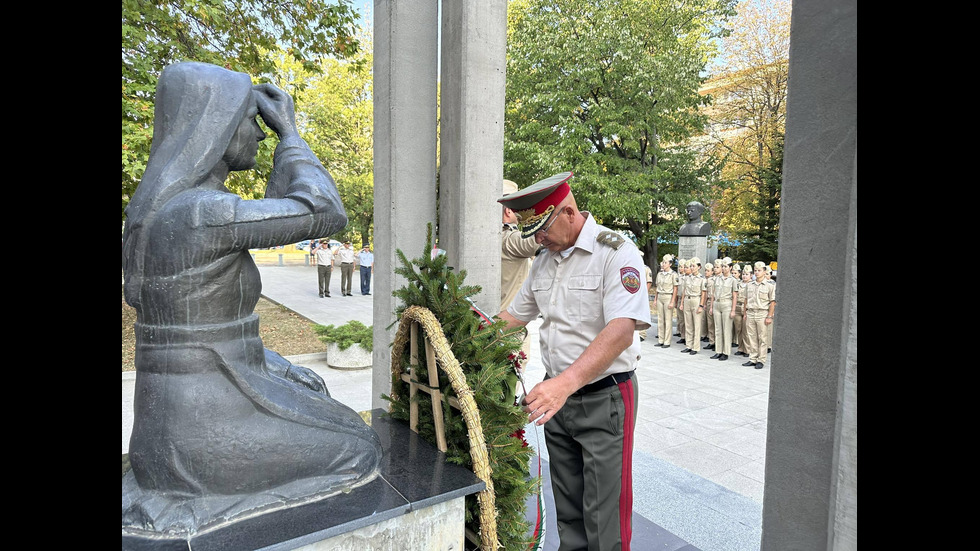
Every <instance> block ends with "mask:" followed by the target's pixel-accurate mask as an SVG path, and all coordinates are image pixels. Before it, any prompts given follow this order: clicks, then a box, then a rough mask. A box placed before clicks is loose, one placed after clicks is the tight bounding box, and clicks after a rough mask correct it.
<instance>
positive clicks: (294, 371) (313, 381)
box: [285, 365, 330, 396]
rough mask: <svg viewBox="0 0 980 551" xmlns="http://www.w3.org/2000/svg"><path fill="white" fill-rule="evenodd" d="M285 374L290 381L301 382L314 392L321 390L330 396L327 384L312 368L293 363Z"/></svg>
mask: <svg viewBox="0 0 980 551" xmlns="http://www.w3.org/2000/svg"><path fill="white" fill-rule="evenodd" d="M285 375H286V378H287V379H289V380H290V381H293V382H295V383H299V384H301V385H303V386H305V387H307V388H309V389H310V390H312V391H314V392H321V393H323V394H326V395H327V396H330V392H328V391H327V384H326V383H324V382H323V379H322V378H321V377H320V376H319V375H317V374H316V372H314V371H313V370H312V369H308V368H305V367H303V366H301V365H291V366H289V369H287V370H286V373H285Z"/></svg>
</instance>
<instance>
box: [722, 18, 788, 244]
mask: <svg viewBox="0 0 980 551" xmlns="http://www.w3.org/2000/svg"><path fill="white" fill-rule="evenodd" d="M790 11H791V2H790V0H745V1H743V2H742V3H741V4H740V5H739V13H738V15H737V17H735V19H734V20H733V31H732V33H731V35H730V36H728V37H726V38H725V39H724V40H723V45H724V55H723V56H722V57H721V58H719V63H718V65H717V67H715V68H714V73H715V74H716V75H717V76H715V77H713V78H712V85H711V87H712V88H713V94H714V95H715V97H716V101H715V102H714V105H713V106H712V109H711V110H710V112H709V115H710V121H711V125H710V132H709V135H710V137H711V142H712V145H713V147H714V150H715V152H716V154H717V155H718V156H723V157H724V159H725V167H724V170H723V173H722V174H723V178H724V180H725V181H726V182H728V184H729V185H728V187H727V189H726V190H725V191H724V195H723V197H722V198H721V199H720V200H719V201H717V202H716V203H715V204H714V205H713V208H712V212H713V214H714V215H715V216H714V219H715V221H716V223H717V224H716V225H717V227H718V228H720V229H726V230H728V232H729V233H731V234H732V235H734V236H736V237H737V238H738V239H739V240H741V241H742V242H743V243H744V245H742V246H741V247H740V248H739V249H738V251H737V254H738V256H739V257H740V258H742V259H746V260H751V261H756V260H762V261H765V262H769V261H771V260H775V259H776V250H777V245H778V243H777V238H778V235H779V200H780V192H781V188H782V150H783V140H784V135H785V131H786V94H787V89H788V88H787V85H788V80H789V31H790Z"/></svg>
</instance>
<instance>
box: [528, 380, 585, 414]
mask: <svg viewBox="0 0 980 551" xmlns="http://www.w3.org/2000/svg"><path fill="white" fill-rule="evenodd" d="M575 390H576V389H574V388H570V387H569V386H568V385H567V384H565V381H564V379H563V378H562V377H555V378H552V379H546V380H544V381H541V382H540V383H538V384H536V385H534V388H532V389H531V392H530V393H529V394H528V395H527V396H526V397H525V398H524V400H523V401H522V402H521V403H522V404H523V405H524V412H525V413H527V414H528V421H535V420H537V421H536V422H535V424H536V425H539V426H540V425H543V424H545V423H547V422H548V420H549V419H551V418H552V417H554V415H555V413H558V410H559V409H561V408H562V406H564V405H565V401H566V400H568V397H569V396H571V395H572V393H573V392H575Z"/></svg>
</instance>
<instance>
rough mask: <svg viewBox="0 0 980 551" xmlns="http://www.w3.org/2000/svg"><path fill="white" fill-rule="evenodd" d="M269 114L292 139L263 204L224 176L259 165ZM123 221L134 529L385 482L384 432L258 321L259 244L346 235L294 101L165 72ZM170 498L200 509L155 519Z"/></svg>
mask: <svg viewBox="0 0 980 551" xmlns="http://www.w3.org/2000/svg"><path fill="white" fill-rule="evenodd" d="M256 116H261V117H262V120H263V121H265V123H266V125H267V126H268V127H269V128H270V129H272V130H273V131H274V132H275V133H276V134H277V135H278V136H279V139H280V142H279V144H278V146H277V147H276V151H275V157H274V166H273V170H272V175H271V177H270V179H269V183H268V187H267V189H266V193H265V198H264V199H257V200H245V199H242V198H241V197H239V196H238V195H236V194H234V193H231V192H230V191H228V189H227V188H226V187H225V185H224V181H225V179H226V178H227V176H228V174H229V172H230V171H233V170H247V169H251V168H253V167H254V166H255V156H256V153H257V151H258V145H259V141H261V140H262V139H264V138H265V134H264V132H263V131H262V129H261V128H260V126H259V124H258V122H257V120H256ZM126 215H127V219H126V227H125V232H124V234H123V270H124V276H125V281H124V296H125V299H126V302H127V303H129V304H130V305H132V306H133V307H134V308H135V309H136V312H137V323H136V326H135V331H136V342H137V345H136V394H135V399H134V426H133V434H132V437H131V440H130V447H129V459H130V463H131V465H132V474H133V476H134V477H135V483H134V481H132V480H130V481H129V482H128V483H127V481H126V478H125V477H124V482H123V523H124V526H125V525H126V521H127V515H128V516H129V517H130V520H133V521H134V522H137V523H142V524H144V525H147V526H144V528H151V529H157V530H159V529H164V528H166V529H170V530H176V531H181V530H185V531H186V530H189V531H193V530H195V529H196V528H198V527H199V526H195V524H198V523H200V522H201V521H205V522H206V521H208V519H207V517H208V516H209V515H211V514H213V511H219V510H220V511H222V512H221V513H220V515H218V516H221V517H223V518H230V517H233V516H234V515H235V514H236V511H237V512H244V511H248V510H251V509H255V508H261V507H265V506H267V505H268V504H269V503H274V502H281V503H288V502H290V501H293V500H300V499H306V498H309V497H310V496H315V495H326V494H329V493H335V492H338V491H341V490H345V489H348V488H351V487H354V486H358V485H361V484H364V483H366V482H368V481H370V480H372V479H373V478H374V477H375V476H376V475H377V471H378V465H379V463H380V461H381V456H382V451H381V444H380V441H379V439H378V436H377V434H376V433H375V432H374V431H373V430H372V429H371V428H370V427H368V426H367V425H366V424H365V423H364V421H363V420H362V419H361V418H360V416H359V415H358V414H357V413H356V412H354V411H353V410H351V409H350V408H348V407H347V406H345V405H343V404H341V403H340V402H337V401H336V400H334V399H332V398H331V397H330V395H329V393H328V392H327V389H326V387H325V385H324V382H323V380H322V379H321V378H320V377H319V376H318V375H317V374H316V373H314V372H313V371H311V370H309V369H307V368H304V367H300V366H297V365H293V364H291V363H290V362H289V361H287V360H286V359H284V358H283V357H282V356H280V355H279V354H277V353H275V352H272V351H270V350H267V349H265V347H264V346H263V343H262V339H261V338H260V337H259V319H258V316H257V315H256V314H255V313H254V312H253V310H254V307H255V304H256V302H257V301H258V299H259V295H260V292H261V289H262V284H261V281H260V278H259V272H258V269H257V268H256V266H255V263H254V262H253V260H252V257H251V255H250V254H249V249H250V248H258V247H271V246H275V245H281V244H285V243H293V242H296V241H300V240H303V239H310V238H314V237H321V236H324V235H330V234H332V233H334V232H336V231H338V230H340V229H341V228H343V227H344V226H345V225H346V224H347V217H346V215H345V212H344V207H343V204H342V203H341V200H340V196H339V195H338V193H337V188H336V186H335V184H334V182H333V179H332V178H331V177H330V175H329V174H328V173H327V171H326V169H325V168H324V167H323V165H322V164H321V163H320V161H319V160H318V159H317V158H316V156H315V155H314V154H313V152H312V151H311V150H310V148H309V146H308V145H307V144H306V142H304V141H303V139H302V138H300V136H299V134H298V133H297V130H296V122H295V113H294V108H293V102H292V99H291V98H290V96H289V95H288V94H286V93H284V92H283V91H282V90H280V89H278V88H276V87H275V86H272V85H270V84H259V85H253V84H252V82H251V79H250V78H249V76H248V75H246V74H243V73H237V72H234V71H229V70H226V69H223V68H221V67H217V66H215V65H209V64H204V63H196V62H186V63H177V64H174V65H171V66H169V67H167V68H166V69H165V70H164V71H163V73H162V74H161V76H160V80H159V84H158V87H157V95H156V112H155V117H154V133H153V146H152V148H151V150H150V157H149V161H148V162H147V167H146V171H145V173H144V175H143V179H142V181H141V182H140V185H139V187H138V188H137V190H136V192H135V193H134V194H133V197H132V200H131V201H130V203H129V205H128V207H127V209H126ZM127 484H128V485H127ZM209 499H210V500H212V502H210V503H206V502H205V501H204V500H209ZM161 500H163V501H166V500H173V501H174V502H176V503H180V506H179V507H176V508H175V507H171V509H173V510H179V509H181V508H182V509H183V510H184V511H190V512H189V513H176V512H174V513H170V514H169V516H167V515H166V514H163V515H162V516H163V517H164V518H156V519H154V518H151V517H152V516H153V514H154V513H153V512H154V511H162V510H163V509H164V507H163V506H161V505H160V504H159V503H160V501H161ZM213 500H218V501H219V502H220V504H218V505H215V503H214V501H213ZM127 510H128V511H129V513H127ZM134 519H135V520H134ZM210 520H215V519H210ZM218 520H220V519H218ZM148 525H153V526H148Z"/></svg>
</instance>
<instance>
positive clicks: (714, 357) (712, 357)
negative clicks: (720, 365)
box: [711, 354, 721, 360]
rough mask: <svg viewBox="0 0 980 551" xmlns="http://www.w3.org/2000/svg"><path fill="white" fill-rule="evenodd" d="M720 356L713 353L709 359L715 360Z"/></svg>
mask: <svg viewBox="0 0 980 551" xmlns="http://www.w3.org/2000/svg"><path fill="white" fill-rule="evenodd" d="M720 357H721V354H714V355H713V356H711V359H712V360H717V359H718V358H720Z"/></svg>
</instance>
